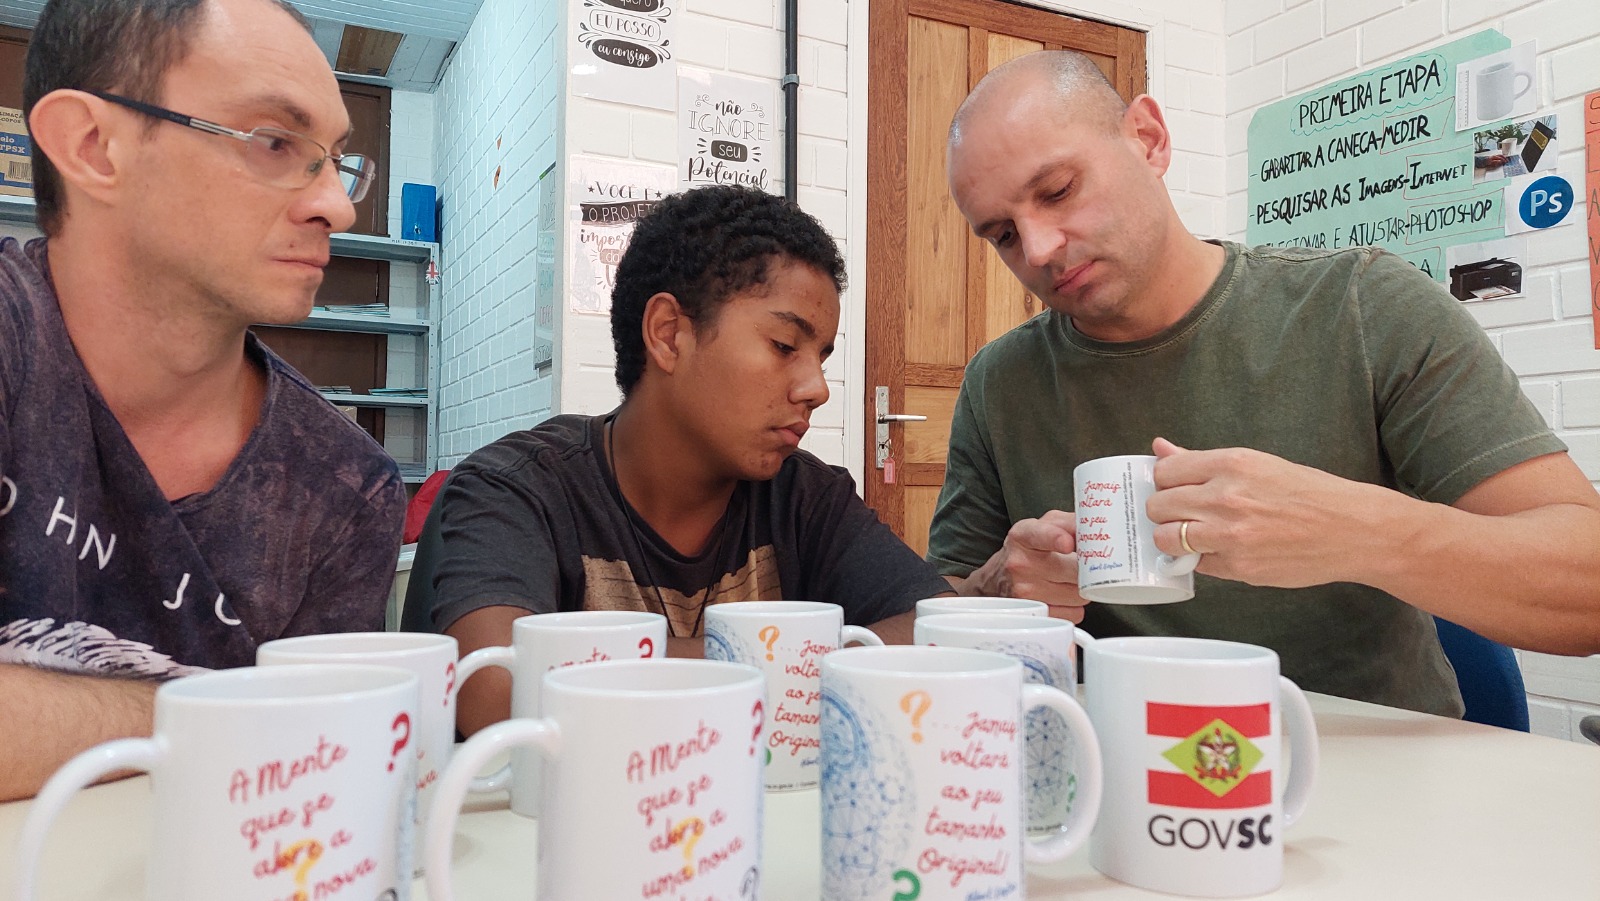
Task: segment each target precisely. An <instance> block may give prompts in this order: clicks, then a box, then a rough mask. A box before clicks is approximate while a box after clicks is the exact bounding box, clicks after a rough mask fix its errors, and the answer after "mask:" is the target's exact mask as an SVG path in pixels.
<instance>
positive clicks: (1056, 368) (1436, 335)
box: [929, 244, 1565, 716]
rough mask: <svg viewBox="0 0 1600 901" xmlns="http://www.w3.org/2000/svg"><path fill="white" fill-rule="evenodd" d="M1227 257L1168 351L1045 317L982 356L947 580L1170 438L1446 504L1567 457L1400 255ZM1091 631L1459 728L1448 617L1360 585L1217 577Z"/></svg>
mask: <svg viewBox="0 0 1600 901" xmlns="http://www.w3.org/2000/svg"><path fill="white" fill-rule="evenodd" d="M1224 246H1225V248H1226V250H1227V263H1226V264H1225V265H1224V266H1223V269H1222V272H1221V274H1220V275H1219V276H1218V278H1217V280H1216V282H1215V284H1213V285H1212V287H1211V289H1210V290H1209V291H1208V292H1207V294H1206V295H1205V297H1203V298H1202V299H1201V300H1200V302H1199V303H1198V304H1196V305H1195V307H1194V308H1193V309H1192V310H1191V311H1190V312H1189V313H1188V314H1187V315H1185V316H1184V317H1183V319H1181V320H1180V321H1178V322H1177V323H1175V324H1174V325H1172V326H1171V327H1170V328H1168V329H1166V330H1165V331H1163V332H1161V333H1160V334H1157V335H1154V336H1152V337H1150V338H1147V339H1145V340H1142V341H1133V342H1126V343H1112V342H1106V341H1097V340H1095V339H1093V338H1090V337H1088V336H1086V335H1084V334H1082V333H1081V332H1079V331H1077V329H1075V328H1073V326H1072V323H1071V321H1070V319H1069V318H1068V317H1066V316H1063V315H1060V314H1057V313H1045V314H1041V315H1039V316H1036V317H1034V318H1033V319H1030V320H1029V321H1028V322H1026V323H1024V324H1022V325H1021V326H1018V327H1017V328H1015V329H1013V330H1012V331H1010V332H1008V333H1006V334H1005V335H1003V336H1002V337H1000V338H998V339H996V340H995V341H993V342H991V343H990V344H989V345H988V346H987V347H985V348H983V350H981V351H979V352H978V354H977V356H975V357H974V358H973V359H972V362H971V363H970V364H969V365H968V367H967V372H966V377H965V380H964V381H963V382H962V385H961V394H960V397H959V399H958V400H957V403H956V410H955V419H954V423H953V425H952V428H951V434H950V456H949V462H948V469H947V474H946V477H945V483H944V488H943V489H942V490H941V492H940V495H939V504H938V508H937V509H936V510H935V512H934V518H933V528H932V533H931V535H930V537H929V559H931V560H932V561H933V562H934V564H935V565H936V566H938V567H939V570H940V571H941V572H946V573H952V574H957V575H964V574H966V573H968V572H970V571H971V570H973V569H975V568H976V567H977V566H979V565H981V564H982V563H983V562H984V561H986V560H988V559H989V556H990V555H991V554H993V553H994V552H995V550H997V549H998V548H999V547H1000V543H1001V542H1002V541H1003V540H1004V539H1005V535H1006V531H1007V529H1008V528H1010V526H1011V524H1012V523H1014V522H1016V521H1018V520H1021V519H1028V518H1031V517H1037V516H1040V515H1042V514H1044V513H1045V512H1046V511H1048V510H1051V509H1062V510H1070V509H1072V505H1073V498H1072V470H1073V467H1075V466H1077V465H1078V464H1079V463H1082V462H1083V461H1085V460H1092V459H1095V458H1097V457H1104V456H1110V455H1113V454H1147V453H1149V452H1150V443H1151V441H1152V440H1153V439H1154V438H1156V437H1157V436H1161V437H1165V438H1168V439H1170V440H1172V441H1175V442H1176V443H1177V444H1179V445H1180V446H1183V447H1188V448H1194V449H1202V448H1217V447H1250V448H1255V449H1256V450H1260V451H1265V452H1266V453H1270V454H1274V455H1277V456H1279V457H1283V458H1285V459H1287V460H1290V461H1293V462H1295V463H1300V464H1303V465H1306V466H1310V467H1313V468H1315V469H1320V470H1322V471H1323V472H1329V473H1333V474H1334V475H1337V476H1341V477H1343V478H1346V479H1351V480H1354V481H1359V482H1367V483H1370V484H1373V485H1381V486H1384V487H1386V488H1391V489H1394V490H1397V491H1402V492H1405V493H1407V494H1410V495H1414V496H1416V497H1419V498H1421V499H1423V500H1426V501H1431V502H1434V503H1439V504H1452V503H1455V502H1456V501H1457V500H1459V499H1460V498H1461V496H1462V495H1463V494H1466V493H1467V492H1468V491H1469V490H1471V489H1472V487H1473V486H1475V485H1477V484H1478V483H1480V482H1482V481H1483V480H1484V479H1486V478H1488V477H1490V476H1492V475H1494V474H1496V473H1498V472H1501V471H1502V470H1505V469H1507V468H1509V467H1511V466H1514V465H1516V464H1518V463H1521V462H1523V461H1525V460H1529V459H1531V458H1534V457H1538V456H1541V455H1543V454H1550V453H1556V452H1559V451H1562V450H1564V449H1565V446H1564V445H1563V444H1562V443H1561V442H1560V441H1559V440H1558V439H1557V438H1556V437H1555V436H1554V435H1552V434H1551V433H1550V429H1549V427H1548V426H1547V425H1546V424H1545V421H1544V420H1543V418H1541V417H1540V415H1539V412H1538V411H1537V410H1536V409H1534V407H1533V405H1532V404H1531V403H1529V401H1528V399H1527V398H1526V397H1524V396H1523V394H1522V391H1521V388H1520V386H1519V384H1518V382H1517V377H1516V375H1515V374H1514V373H1512V372H1511V371H1510V370H1509V369H1508V368H1507V367H1506V365H1505V363H1504V362H1502V361H1501V359H1500V357H1499V355H1498V354H1496V353H1495V350H1494V347H1493V345H1492V344H1490V342H1489V338H1488V336H1487V335H1485V334H1484V332H1483V329H1482V328H1481V327H1480V326H1479V325H1478V324H1477V322H1475V321H1474V320H1473V319H1472V317H1471V316H1470V315H1469V314H1468V313H1467V312H1466V311H1464V310H1463V309H1462V307H1461V304H1460V303H1458V302H1457V301H1455V300H1454V299H1452V298H1451V297H1450V295H1448V294H1447V293H1445V291H1444V290H1443V289H1441V288H1440V287H1439V286H1438V285H1437V284H1435V283H1433V281H1432V280H1430V279H1429V278H1428V277H1427V276H1426V275H1423V274H1422V273H1421V272H1419V271H1417V269H1416V268H1415V267H1413V266H1412V265H1410V264H1409V263H1407V262H1405V261H1404V260H1402V259H1400V258H1399V257H1397V256H1394V255H1393V254H1389V253H1385V252H1383V251H1380V250H1376V249H1373V248H1350V249H1346V250H1339V251H1334V252H1326V251H1309V250H1300V249H1274V248H1270V247H1256V248H1247V247H1241V246H1239V245H1237V244H1227V245H1224ZM1393 552H1394V553H1395V554H1397V555H1404V554H1405V553H1406V549H1405V548H1404V547H1398V546H1397V547H1395V548H1394V550H1393ZM1083 624H1084V628H1085V629H1086V630H1087V631H1088V632H1089V633H1090V634H1092V635H1096V636H1110V635H1127V634H1146V635H1149V634H1154V635H1195V636H1203V637H1211V638H1225V639H1232V640H1235V641H1244V642H1249V643H1251V644H1258V645H1263V646H1265V647H1269V648H1272V649H1274V650H1276V651H1277V652H1278V654H1279V655H1280V657H1281V658H1282V664H1283V672H1284V674H1285V675H1287V676H1288V677H1290V678H1291V679H1294V680H1295V681H1296V682H1298V683H1299V684H1300V686H1301V687H1302V688H1304V689H1306V690H1308V691H1319V692H1324V693H1327V694H1334V695H1341V696H1344V697H1349V698H1356V699H1359V700H1364V701H1371V702H1374V703H1378V704H1387V705H1390V706H1394V707H1406V708H1410V709H1413V710H1421V711H1425V712H1429V713H1437V714H1443V715H1447V716H1460V715H1461V710H1462V704H1461V695H1460V693H1459V691H1458V690H1457V688H1456V681H1455V678H1454V674H1453V673H1452V671H1451V669H1450V665H1449V663H1448V661H1447V660H1446V659H1445V657H1444V653H1443V651H1442V650H1441V648H1440V646H1439V639H1438V636H1437V634H1436V632H1435V629H1434V625H1433V618H1432V617H1430V616H1429V615H1428V614H1427V613H1425V612H1423V611H1421V610H1419V609H1417V608H1415V607H1412V606H1410V605H1408V604H1405V603H1403V602H1401V601H1400V600H1398V599H1397V598H1394V597H1393V596H1391V595H1388V594H1385V593H1384V592H1382V591H1379V590H1377V589H1375V588H1372V587H1369V586H1366V585H1355V584H1351V583H1334V584H1329V585H1317V586H1313V587H1310V588H1300V589H1285V588H1261V587H1255V586H1250V585H1246V584H1244V583H1242V582H1233V581H1227V580H1223V579H1216V578H1211V577H1209V576H1203V575H1202V576H1196V577H1195V597H1194V599H1193V600H1191V601H1186V602H1184V603H1181V604H1163V605H1154V606H1143V607H1142V606H1132V605H1114V604H1090V605H1089V607H1088V608H1087V610H1086V612H1085V615H1084V623H1083Z"/></svg>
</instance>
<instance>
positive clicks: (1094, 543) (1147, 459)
mask: <svg viewBox="0 0 1600 901" xmlns="http://www.w3.org/2000/svg"><path fill="white" fill-rule="evenodd" d="M1155 463H1156V458H1155V457H1152V456H1149V455H1145V454H1126V455H1123V456H1120V457H1101V458H1100V459H1098V460H1090V461H1088V462H1086V463H1080V464H1078V466H1077V468H1075V469H1073V470H1072V483H1073V497H1074V499H1075V502H1076V506H1077V520H1078V525H1077V530H1078V533H1077V549H1078V593H1079V594H1081V595H1083V597H1084V598H1085V599H1087V600H1091V601H1098V602H1100V603H1104V604H1169V603H1172V602H1174V601H1187V600H1189V599H1190V598H1192V597H1194V568H1195V566H1197V565H1198V564H1199V563H1200V555H1199V554H1184V555H1183V556H1181V557H1172V556H1169V555H1167V554H1163V553H1162V552H1161V551H1160V550H1159V549H1158V548H1157V547H1156V526H1155V523H1153V522H1151V521H1150V517H1149V516H1148V515H1147V514H1146V513H1145V505H1146V504H1148V503H1149V502H1150V495H1152V494H1154V493H1155V490H1156V483H1155Z"/></svg>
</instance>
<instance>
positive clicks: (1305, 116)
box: [1246, 30, 1520, 282]
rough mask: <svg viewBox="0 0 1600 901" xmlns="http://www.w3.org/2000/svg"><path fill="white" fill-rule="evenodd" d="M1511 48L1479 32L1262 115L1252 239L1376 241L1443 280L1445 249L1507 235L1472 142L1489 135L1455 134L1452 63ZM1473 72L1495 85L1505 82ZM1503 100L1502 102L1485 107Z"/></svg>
mask: <svg viewBox="0 0 1600 901" xmlns="http://www.w3.org/2000/svg"><path fill="white" fill-rule="evenodd" d="M1509 47H1510V41H1509V40H1508V39H1507V38H1506V36H1505V35H1503V34H1501V33H1500V32H1498V31H1492V30H1491V31H1483V32H1479V33H1478V34H1475V35H1471V36H1469V37H1466V38H1462V39H1460V40H1458V41H1454V42H1452V43H1449V44H1446V45H1444V46H1442V47H1438V48H1435V49H1432V50H1428V51H1424V52H1422V53H1418V54H1416V55H1413V56H1410V57H1407V58H1405V59H1402V60H1399V61H1398V62H1394V63H1389V64H1387V65H1384V66H1379V67H1377V68H1375V69H1372V70H1369V71H1367V72H1363V73H1361V74H1359V75H1354V76H1351V77H1349V78H1344V79H1341V80H1339V81H1336V82H1333V83H1331V84H1327V85H1324V86H1322V87H1319V88H1316V89H1314V90H1311V91H1307V92H1305V93H1303V94H1300V95H1298V96H1295V97H1290V98H1288V99H1286V100H1282V101H1279V102H1278V103H1274V104H1271V105H1269V106H1265V107H1262V108H1261V109H1260V110H1258V111H1257V112H1256V114H1255V116H1254V117H1253V118H1252V119H1251V120H1250V132H1249V145H1248V146H1249V165H1250V181H1249V191H1248V200H1249V204H1248V210H1247V213H1246V236H1247V240H1248V241H1249V243H1251V244H1272V245H1278V246H1303V247H1323V248H1329V249H1334V248H1339V247H1349V246H1351V245H1359V244H1374V245H1377V246H1380V247H1383V248H1385V249H1387V250H1390V251H1392V252H1394V253H1396V254H1398V255H1400V256H1402V257H1404V258H1405V259H1406V260H1408V261H1410V262H1411V263H1412V264H1413V265H1415V266H1417V267H1418V268H1420V269H1422V270H1423V271H1424V272H1427V273H1428V274H1429V275H1431V276H1432V277H1433V278H1434V279H1435V280H1436V281H1440V282H1448V281H1450V279H1451V278H1452V275H1451V273H1450V272H1449V271H1448V269H1447V266H1446V262H1445V253H1444V251H1445V249H1446V248H1447V247H1449V246H1452V245H1455V244H1461V243H1469V242H1482V241H1487V240H1491V239H1494V238H1501V237H1504V236H1505V234H1506V209H1505V197H1504V191H1503V189H1504V187H1505V185H1504V182H1502V181H1498V180H1486V179H1485V178H1484V177H1483V176H1481V175H1479V174H1478V167H1479V164H1480V162H1479V161H1480V159H1483V160H1487V159H1488V155H1487V154H1486V155H1484V156H1482V157H1480V156H1479V154H1478V152H1477V146H1478V144H1479V143H1480V142H1481V141H1486V140H1488V139H1487V138H1483V139H1479V138H1476V137H1475V135H1477V134H1478V133H1480V132H1484V131H1487V130H1491V129H1484V128H1479V129H1477V130H1472V129H1467V130H1458V128H1457V123H1456V112H1457V85H1456V80H1457V74H1456V73H1457V67H1458V66H1461V65H1462V64H1465V63H1469V62H1473V61H1476V60H1479V59H1480V58H1483V57H1487V56H1490V55H1492V54H1498V53H1500V52H1501V51H1504V50H1506V49H1508V48H1509ZM1469 70H1470V71H1475V72H1478V75H1479V77H1480V78H1482V79H1483V80H1485V83H1486V84H1492V85H1494V86H1495V87H1494V89H1495V90H1498V89H1499V88H1498V86H1499V85H1500V83H1501V80H1502V79H1503V77H1504V76H1502V75H1499V74H1493V73H1491V74H1489V75H1487V76H1484V75H1483V73H1485V72H1489V69H1488V67H1486V66H1481V67H1478V68H1477V69H1472V68H1471V67H1469ZM1494 71H1495V72H1496V73H1497V72H1499V71H1500V70H1494ZM1519 82H1520V79H1515V78H1513V79H1512V83H1511V90H1512V92H1513V93H1515V90H1516V88H1517V87H1518V86H1519ZM1499 105H1500V104H1499V99H1498V95H1497V99H1496V105H1495V106H1494V107H1493V109H1490V111H1494V110H1495V109H1498V107H1499ZM1509 112H1510V107H1508V108H1507V113H1508V114H1509ZM1496 140H1497V141H1498V139H1496ZM1498 149H1499V145H1498V143H1497V144H1496V150H1497V151H1498ZM1458 274H1462V273H1458Z"/></svg>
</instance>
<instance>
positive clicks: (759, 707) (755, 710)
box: [750, 698, 767, 757]
mask: <svg viewBox="0 0 1600 901" xmlns="http://www.w3.org/2000/svg"><path fill="white" fill-rule="evenodd" d="M766 710H767V707H766V705H765V704H763V703H761V699H760V698H757V699H756V706H754V707H752V708H750V715H751V716H753V717H755V720H756V723H755V726H754V727H753V728H752V729H751V731H750V756H751V757H754V756H756V742H758V741H760V740H761V724H762V723H763V722H765V721H766V720H765V717H763V716H762V714H764V713H766Z"/></svg>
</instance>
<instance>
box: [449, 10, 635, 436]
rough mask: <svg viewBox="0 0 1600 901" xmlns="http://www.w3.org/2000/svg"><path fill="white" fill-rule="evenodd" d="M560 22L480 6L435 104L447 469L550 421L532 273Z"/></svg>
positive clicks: (551, 147) (551, 144)
mask: <svg viewBox="0 0 1600 901" xmlns="http://www.w3.org/2000/svg"><path fill="white" fill-rule="evenodd" d="M560 22H561V9H560V7H559V6H558V5H557V4H554V3H525V2H522V0H485V3H484V4H483V7H482V9H480V10H479V12H478V15H477V18H476V19H474V20H473V23H472V28H471V30H470V31H469V32H468V34H467V37H466V39H465V40H464V41H462V42H461V43H460V44H459V45H458V46H457V47H456V50H455V53H454V55H453V56H452V57H451V59H450V63H449V68H448V69H447V70H446V72H445V75H444V78H443V80H442V81H441V83H440V86H439V89H438V90H437V92H436V93H435V100H436V104H437V107H436V116H435V119H436V122H435V126H436V131H435V134H434V136H433V139H432V141H433V149H434V167H433V168H434V175H435V178H436V179H437V184H438V187H439V199H440V201H441V203H442V212H441V216H440V219H441V223H440V228H441V232H442V233H441V235H440V238H441V243H442V244H443V256H444V260H443V265H442V277H443V281H442V284H441V289H442V294H443V302H442V306H443V310H442V311H441V315H440V317H439V330H440V340H441V343H442V346H443V352H442V353H441V357H442V360H441V365H440V367H439V370H440V371H439V404H440V425H439V433H440V435H439V439H440V440H439V443H440V447H439V449H438V452H439V466H440V467H441V468H446V467H450V466H453V465H455V464H456V463H458V462H460V461H461V459H462V458H464V457H465V456H466V455H467V454H469V453H471V452H472V451H474V450H476V449H478V448H479V447H482V446H483V445H485V444H488V443H489V442H491V441H493V440H495V439H496V438H499V437H500V436H501V435H503V434H505V433H506V432H510V431H513V430H515V429H520V428H527V427H528V426H530V425H533V424H535V423H537V422H538V421H540V420H542V419H544V418H546V417H548V416H549V415H550V414H551V411H552V409H553V403H552V401H553V392H552V388H553V385H552V382H553V379H552V376H551V375H550V373H549V372H548V371H547V372H546V373H544V374H542V375H540V374H539V373H537V372H536V371H535V369H534V366H533V358H532V352H533V328H534V321H533V315H534V295H533V269H532V263H531V261H532V259H533V252H534V216H535V213H536V212H537V198H538V181H539V173H540V172H543V171H544V169H545V167H546V166H548V165H549V164H550V163H551V162H552V161H554V160H555V158H556V153H557V152H558V149H559V142H558V141H557V140H556V130H557V121H558V107H557V103H556V100H557V97H556V94H557V90H558V85H559V84H560V80H559V78H560V76H559V72H560V69H561V67H560V66H559V65H558V62H557V60H558V57H559V55H560V45H559V42H558V40H557V37H558V34H559V25H560ZM584 133H594V134H604V133H605V132H604V131H603V130H598V129H596V130H590V129H585V130H584ZM497 170H498V172H499V180H498V184H497V183H496V179H495V173H496V171H497ZM557 315H558V321H559V312H558V314H557Z"/></svg>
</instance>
